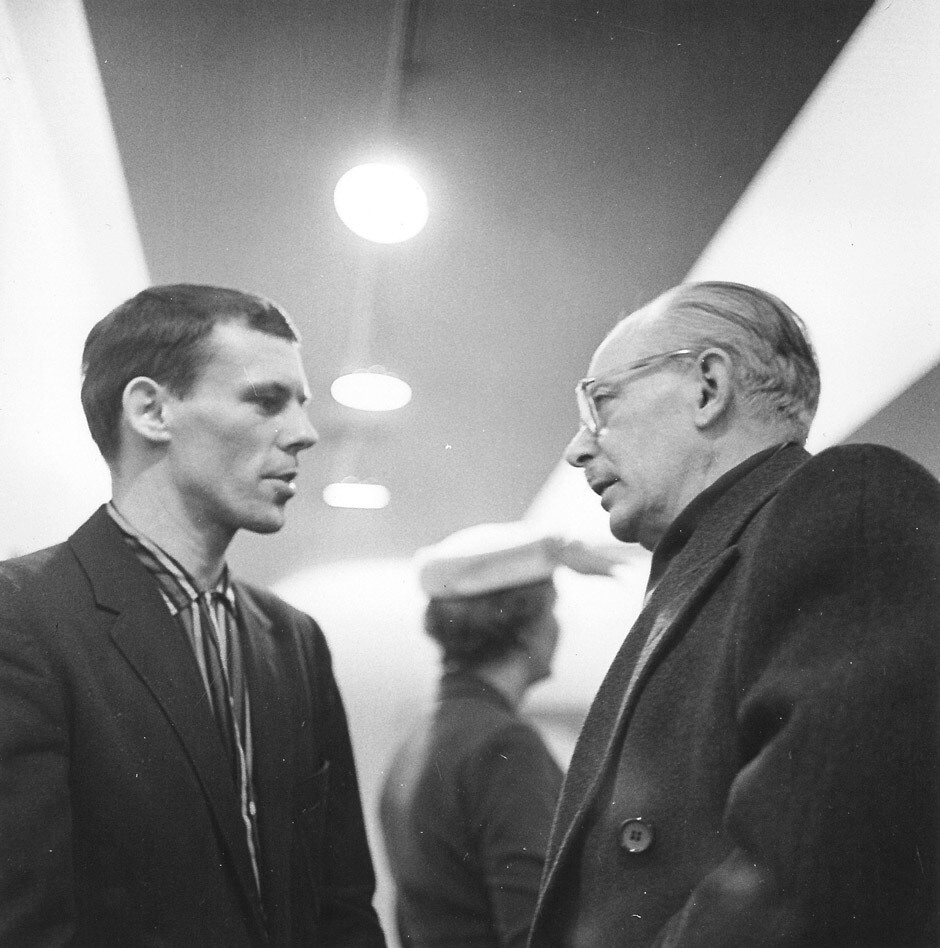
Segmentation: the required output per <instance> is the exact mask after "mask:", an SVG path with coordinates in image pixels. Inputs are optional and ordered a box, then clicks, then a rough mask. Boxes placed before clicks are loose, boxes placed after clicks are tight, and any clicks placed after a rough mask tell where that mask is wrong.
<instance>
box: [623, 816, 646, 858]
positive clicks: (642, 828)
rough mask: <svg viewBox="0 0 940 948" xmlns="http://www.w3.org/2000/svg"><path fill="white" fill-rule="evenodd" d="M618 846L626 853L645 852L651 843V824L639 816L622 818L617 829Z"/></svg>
mask: <svg viewBox="0 0 940 948" xmlns="http://www.w3.org/2000/svg"><path fill="white" fill-rule="evenodd" d="M617 835H618V839H619V842H620V848H621V849H623V850H626V851H627V852H628V853H642V852H646V850H647V849H649V848H650V846H652V845H653V824H652V823H650V822H649V820H641V819H640V818H639V817H637V818H636V819H633V820H624V821H623V822H622V823H621V824H620V830H619V831H618V834H617Z"/></svg>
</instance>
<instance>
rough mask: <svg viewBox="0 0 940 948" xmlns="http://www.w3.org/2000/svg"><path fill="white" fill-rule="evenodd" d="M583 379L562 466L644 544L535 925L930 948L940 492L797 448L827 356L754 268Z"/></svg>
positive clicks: (844, 455)
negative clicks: (641, 575) (758, 284)
mask: <svg viewBox="0 0 940 948" xmlns="http://www.w3.org/2000/svg"><path fill="white" fill-rule="evenodd" d="M590 375H591V377H590V378H588V379H584V380H582V381H581V382H580V383H579V384H578V389H577V394H578V401H579V405H580V410H581V422H582V424H581V428H580V430H579V431H578V433H577V435H576V436H575V437H574V439H573V440H572V442H571V444H570V445H569V447H568V451H567V459H568V461H569V463H571V464H573V465H575V466H576V467H580V468H582V469H583V470H584V473H585V476H586V478H587V481H588V483H589V484H590V486H591V487H592V489H593V490H594V491H595V492H596V493H597V494H598V495H599V496H600V497H601V504H602V506H603V507H604V509H605V510H606V511H607V512H608V514H609V518H610V529H611V531H612V533H613V534H614V536H616V537H617V538H619V539H620V540H623V541H625V542H638V543H641V544H642V545H643V546H645V547H646V548H647V549H649V550H651V551H652V552H653V560H652V568H651V574H650V579H649V587H648V596H647V600H646V604H645V606H644V608H643V611H642V613H641V614H640V616H639V618H638V620H637V622H636V624H635V625H634V627H633V629H632V630H631V631H630V633H629V635H628V636H627V638H626V641H625V642H624V645H623V647H622V649H621V650H620V652H619V654H618V655H617V657H616V658H615V660H614V662H613V664H612V666H611V668H610V670H609V672H608V674H607V677H606V678H605V680H604V682H603V684H602V685H601V688H600V690H599V692H598V694H597V697H596V699H595V701H594V704H593V706H592V708H591V710H590V712H589V715H588V718H587V720H586V722H585V725H584V729H583V731H582V734H581V736H580V739H579V742H578V746H577V748H576V750H575V754H574V758H573V761H572V764H571V769H570V772H569V774H568V777H567V780H566V783H565V786H564V789H563V792H562V797H561V800H560V803H559V809H558V812H557V814H556V819H555V825H554V828H553V834H552V839H551V842H550V845H549V853H548V857H547V863H546V869H545V874H544V876H543V880H542V891H541V894H540V899H539V906H538V909H537V912H536V918H535V922H534V925H533V932H532V937H531V942H530V944H531V945H532V946H533V948H549V946H551V948H562V946H564V948H588V946H592V948H611V946H619V945H622V946H630V948H641V946H650V945H656V946H682V948H689V946H697V948H733V946H745V945H746V946H761V948H769V946H784V945H786V946H797V945H799V946H806V948H810V946H811V948H835V946H840V948H848V946H852V948H857V946H872V948H874V946H879V948H889V946H892V948H901V946H904V948H911V946H927V945H930V946H935V945H936V944H937V937H938V923H937V915H938V908H937V901H938V900H937V894H938V877H937V874H938V862H937V836H938V807H940V782H938V725H940V722H938V708H937V691H938V659H937V649H938V639H940V486H938V484H937V482H936V480H935V479H934V478H933V477H931V476H930V475H929V474H928V473H927V472H926V471H924V470H923V469H922V468H920V467H919V466H918V465H916V464H915V463H913V462H912V461H910V460H909V459H907V458H905V457H903V456H902V455H900V454H898V453H896V452H894V451H891V450H889V449H886V448H883V447H875V446H871V445H861V446H846V447H838V448H832V449H830V450H827V451H824V452H822V453H820V454H819V455H817V456H815V457H811V456H810V455H809V454H808V453H807V452H806V451H805V450H804V449H803V447H802V443H803V441H804V440H805V437H806V433H807V429H808V427H809V424H810V422H811V420H812V417H813V414H814V411H815V408H816V402H817V398H818V394H819V378H818V371H817V366H816V361H815V357H814V355H813V352H812V349H811V347H810V344H809V342H808V341H807V339H806V336H805V333H804V330H803V327H802V325H801V323H800V321H799V319H798V318H797V317H796V316H795V314H794V313H793V312H792V311H791V310H790V309H789V308H788V307H787V306H786V305H784V304H783V303H782V302H781V301H780V300H778V299H776V298H775V297H773V296H771V295H770V294H768V293H764V292H762V291H760V290H756V289H753V288H751V287H746V286H741V285H738V284H728V283H698V284H689V285H684V286H680V287H677V288H675V289H673V290H671V291H670V292H668V293H666V294H664V295H663V296H661V297H660V298H658V299H657V300H655V301H654V302H653V303H651V304H650V305H648V306H646V307H644V308H643V309H641V310H639V311H638V312H636V313H634V314H633V315H632V316H630V317H628V318H627V319H625V320H623V321H622V322H621V323H620V324H619V325H618V326H617V327H616V328H615V329H614V330H613V331H612V332H611V334H610V335H609V336H608V337H607V339H606V340H605V341H604V343H603V344H602V345H601V346H600V348H599V349H598V350H597V352H596V354H595V356H594V359H593V362H592V364H591V367H590Z"/></svg>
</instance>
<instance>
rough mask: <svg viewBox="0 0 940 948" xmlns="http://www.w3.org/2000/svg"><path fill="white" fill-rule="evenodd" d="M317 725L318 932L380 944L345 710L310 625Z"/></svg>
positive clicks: (331, 940) (348, 941)
mask: <svg viewBox="0 0 940 948" xmlns="http://www.w3.org/2000/svg"><path fill="white" fill-rule="evenodd" d="M314 662H315V665H316V669H317V671H316V676H317V679H318V682H319V689H320V726H321V727H322V729H323V731H322V733H323V734H325V735H326V737H325V742H326V758H327V760H328V761H329V773H328V774H327V775H326V777H327V805H326V811H325V814H324V819H325V824H324V828H323V840H324V843H323V849H322V856H323V864H322V866H320V867H318V874H319V877H320V891H319V899H320V934H321V936H322V941H323V944H324V945H330V946H331V948H333V946H336V948H385V936H384V935H383V934H382V929H381V927H380V925H379V921H378V917H377V915H376V912H375V909H374V908H373V905H372V899H373V896H374V894H375V874H374V871H373V867H372V857H371V855H370V852H369V845H368V840H367V838H366V830H365V822H364V819H363V813H362V802H361V799H360V794H359V783H358V780H357V777H356V766H355V761H354V759H353V751H352V745H351V742H350V738H349V728H348V725H347V721H346V713H345V710H344V708H343V702H342V698H341V697H340V692H339V688H338V687H337V684H336V680H335V678H334V677H333V672H332V665H331V660H330V655H329V651H328V649H327V646H326V642H325V640H324V638H323V635H322V633H321V632H320V630H319V628H317V629H316V653H315V657H314Z"/></svg>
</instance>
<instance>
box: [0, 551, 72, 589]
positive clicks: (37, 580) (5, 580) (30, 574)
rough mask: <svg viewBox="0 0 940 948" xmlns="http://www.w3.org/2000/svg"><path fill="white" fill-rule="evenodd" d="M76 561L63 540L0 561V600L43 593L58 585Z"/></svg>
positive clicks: (70, 571) (59, 585) (60, 584)
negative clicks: (33, 551)
mask: <svg viewBox="0 0 940 948" xmlns="http://www.w3.org/2000/svg"><path fill="white" fill-rule="evenodd" d="M77 567H78V563H77V561H76V559H75V556H74V554H73V553H72V551H71V550H70V549H69V546H68V544H67V543H58V544H56V545H55V546H50V547H47V548H46V549H44V550H37V551H36V552H35V553H28V554H26V555H25V556H18V557H15V558H13V559H9V560H4V561H3V562H0V603H5V602H8V601H9V600H10V599H11V598H13V599H23V598H28V597H30V596H31V595H40V596H47V595H48V594H49V590H50V588H51V589H55V588H60V587H61V586H62V583H63V580H64V579H65V577H66V575H67V574H69V573H73V572H75V571H76V570H77Z"/></svg>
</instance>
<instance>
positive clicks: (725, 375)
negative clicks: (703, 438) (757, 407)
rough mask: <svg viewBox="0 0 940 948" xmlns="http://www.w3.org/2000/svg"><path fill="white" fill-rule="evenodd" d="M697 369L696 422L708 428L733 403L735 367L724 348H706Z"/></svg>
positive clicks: (700, 426)
mask: <svg viewBox="0 0 940 948" xmlns="http://www.w3.org/2000/svg"><path fill="white" fill-rule="evenodd" d="M695 370H696V373H697V376H696V379H697V382H698V406H697V408H696V411H695V424H696V426H697V427H699V428H707V427H709V426H710V425H712V424H714V423H715V421H717V420H718V419H719V418H721V417H722V416H723V415H724V414H725V413H726V412H727V410H728V408H729V406H730V405H731V399H732V396H733V394H734V367H733V365H732V364H731V357H730V356H729V355H728V353H727V352H725V351H724V349H717V348H714V349H706V350H705V351H704V352H703V353H702V354H701V355H700V356H699V357H698V362H697V363H696V366H695Z"/></svg>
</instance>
